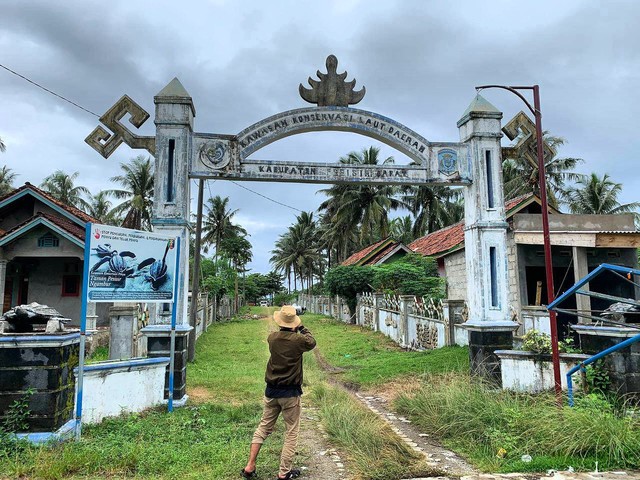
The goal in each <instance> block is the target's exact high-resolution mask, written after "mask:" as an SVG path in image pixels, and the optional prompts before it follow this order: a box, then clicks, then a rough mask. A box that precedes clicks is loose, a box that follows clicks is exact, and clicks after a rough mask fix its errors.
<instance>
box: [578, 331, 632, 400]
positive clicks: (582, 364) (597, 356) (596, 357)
mask: <svg viewBox="0 0 640 480" xmlns="http://www.w3.org/2000/svg"><path fill="white" fill-rule="evenodd" d="M639 341H640V334H638V335H636V336H635V337H631V338H627V339H626V340H625V341H624V342H622V343H619V344H618V345H614V346H613V347H609V348H607V349H606V350H603V351H601V352H599V353H596V354H595V355H594V356H593V357H589V358H587V359H586V360H585V361H584V362H580V363H579V364H578V365H576V366H575V367H573V368H572V369H571V370H569V371H568V372H567V395H568V397H569V406H570V407H573V382H572V381H571V375H573V374H574V373H576V372H577V371H578V370H583V371H584V369H585V367H586V366H587V365H589V364H591V363H593V362H595V361H597V360H600V359H601V358H602V357H604V356H605V355H609V354H610V353H613V352H616V351H618V350H620V349H622V348H626V347H628V346H629V345H632V344H634V343H636V342H639Z"/></svg>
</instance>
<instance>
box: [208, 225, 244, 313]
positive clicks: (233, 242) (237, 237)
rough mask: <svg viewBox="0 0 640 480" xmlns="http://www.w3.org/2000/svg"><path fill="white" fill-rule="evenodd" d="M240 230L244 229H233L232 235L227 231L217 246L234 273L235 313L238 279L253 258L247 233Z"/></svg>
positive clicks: (237, 305)
mask: <svg viewBox="0 0 640 480" xmlns="http://www.w3.org/2000/svg"><path fill="white" fill-rule="evenodd" d="M241 230H244V229H242V228H241V229H235V230H233V233H229V232H231V230H227V235H226V236H225V237H224V238H222V240H221V241H220V245H219V248H220V254H221V255H223V256H224V257H225V258H227V259H228V260H229V261H230V263H231V265H232V266H233V269H234V270H235V272H236V275H235V282H234V292H235V293H234V299H235V306H236V311H237V310H238V307H239V304H238V277H239V275H240V272H241V271H242V272H244V271H246V270H245V266H246V265H247V263H249V262H250V261H251V260H252V258H253V254H252V253H251V242H249V240H247V233H246V232H244V233H242V232H241ZM217 254H218V251H217V250H216V255H217Z"/></svg>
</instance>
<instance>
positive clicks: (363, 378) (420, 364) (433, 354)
mask: <svg viewBox="0 0 640 480" xmlns="http://www.w3.org/2000/svg"><path fill="white" fill-rule="evenodd" d="M302 320H303V323H304V324H305V325H306V326H308V327H309V329H310V330H311V331H312V332H313V334H314V336H315V337H316V339H317V341H318V346H319V348H320V351H321V352H322V355H323V356H324V357H325V359H326V361H327V362H328V363H329V364H330V365H332V366H334V367H340V368H344V369H345V370H346V371H345V372H344V373H341V374H339V375H338V376H337V378H339V379H340V380H341V381H343V382H347V383H350V384H356V385H358V386H362V387H365V388H366V387H370V386H376V385H380V384H383V383H385V382H388V381H390V380H394V379H397V378H399V377H402V376H406V375H412V376H415V375H424V374H434V373H445V372H451V371H457V372H468V371H469V350H468V349H467V348H464V347H446V348H440V349H438V350H431V351H425V352H407V351H405V350H403V349H401V348H400V347H398V346H397V345H396V344H395V343H393V342H392V341H391V340H389V339H388V338H387V337H385V336H384V335H382V334H381V333H378V332H373V331H371V330H369V329H366V328H362V327H358V326H356V325H347V324H344V323H341V322H336V321H334V320H331V319H329V318H327V317H322V316H320V315H312V314H305V315H304V316H303V317H302Z"/></svg>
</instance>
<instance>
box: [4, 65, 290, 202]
mask: <svg viewBox="0 0 640 480" xmlns="http://www.w3.org/2000/svg"><path fill="white" fill-rule="evenodd" d="M0 67H2V68H4V69H5V70H6V71H8V72H10V73H12V74H14V75H16V76H17V77H20V78H22V79H23V80H26V81H27V82H29V83H31V84H32V85H35V86H36V87H38V88H40V89H42V90H44V91H45V92H47V93H50V94H51V95H54V96H56V97H58V98H59V99H61V100H64V101H65V102H68V103H70V104H71V105H73V106H74V107H77V108H79V109H80V110H83V111H85V112H87V113H90V114H91V115H94V116H95V117H98V118H100V115H98V114H97V113H95V112H92V111H91V110H89V109H87V108H84V107H83V106H81V105H78V104H77V103H76V102H74V101H72V100H69V99H68V98H66V97H63V96H62V95H59V94H57V93H56V92H54V91H52V90H49V89H48V88H47V87H44V86H42V85H40V84H39V83H36V82H34V81H33V80H31V79H29V78H27V77H25V76H24V75H21V74H19V73H18V72H16V71H14V70H11V69H10V68H9V67H6V66H4V65H2V64H1V63H0ZM215 182H216V180H214V181H213V183H215ZM231 183H233V184H235V185H237V186H238V187H240V188H244V189H245V190H247V191H249V192H251V193H253V194H255V195H258V196H259V197H262V198H264V199H266V200H269V201H270V202H273V203H275V204H278V205H281V206H283V207H287V208H290V209H291V210H294V211H296V212H300V213H302V210H300V209H299V208H295V207H292V206H291V205H287V204H286V203H282V202H279V201H278V200H274V199H273V198H270V197H267V196H266V195H263V194H262V193H260V192H256V191H255V190H251V189H250V188H248V187H245V186H244V185H241V184H239V183H238V182H234V181H233V180H231ZM207 187H208V189H209V198H212V197H213V195H212V194H211V186H210V185H209V182H207Z"/></svg>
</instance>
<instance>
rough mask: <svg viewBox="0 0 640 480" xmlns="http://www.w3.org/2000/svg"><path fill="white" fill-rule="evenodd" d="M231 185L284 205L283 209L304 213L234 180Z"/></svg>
mask: <svg viewBox="0 0 640 480" xmlns="http://www.w3.org/2000/svg"><path fill="white" fill-rule="evenodd" d="M231 183H233V184H235V185H237V186H239V187H240V188H244V189H245V190H248V191H250V192H251V193H255V194H256V195H258V196H259V197H262V198H266V199H267V200H269V201H270V202H273V203H277V204H278V205H282V206H283V207H287V208H290V209H291V210H295V211H296V212H300V213H302V210H300V209H299V208H296V207H292V206H291V205H287V204H286V203H282V202H279V201H278V200H274V199H273V198H269V197H267V196H266V195H263V194H262V193H260V192H256V191H255V190H251V189H250V188H249V187H245V186H244V185H241V184H239V183H238V182H234V181H233V180H231Z"/></svg>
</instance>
